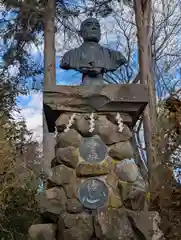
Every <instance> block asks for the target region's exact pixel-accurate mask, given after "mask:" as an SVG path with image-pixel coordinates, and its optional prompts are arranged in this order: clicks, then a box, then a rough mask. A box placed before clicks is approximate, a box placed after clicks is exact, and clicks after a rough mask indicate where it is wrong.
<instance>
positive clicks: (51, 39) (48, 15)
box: [43, 0, 56, 174]
mask: <svg viewBox="0 0 181 240" xmlns="http://www.w3.org/2000/svg"><path fill="white" fill-rule="evenodd" d="M55 10H56V5H55V0H48V2H47V6H46V9H45V15H44V90H48V89H49V88H50V87H52V86H55V85H56V68H55V66H56V64H55ZM43 155H44V163H43V168H44V171H45V172H46V173H48V174H50V173H49V172H50V163H51V160H52V159H53V158H54V156H55V153H54V136H53V135H52V134H50V133H49V131H48V127H47V122H46V118H45V114H44V111H43Z"/></svg>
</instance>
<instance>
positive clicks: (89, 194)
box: [78, 178, 108, 209]
mask: <svg viewBox="0 0 181 240" xmlns="http://www.w3.org/2000/svg"><path fill="white" fill-rule="evenodd" d="M78 198H79V201H80V202H81V203H82V204H83V205H84V207H85V208H88V209H97V208H99V207H101V206H102V205H104V204H105V203H106V201H107V199H108V188H107V186H106V185H105V184H104V182H102V181H101V180H99V179H97V178H91V179H88V180H86V181H85V182H84V183H83V184H81V186H80V188H79V190H78Z"/></svg>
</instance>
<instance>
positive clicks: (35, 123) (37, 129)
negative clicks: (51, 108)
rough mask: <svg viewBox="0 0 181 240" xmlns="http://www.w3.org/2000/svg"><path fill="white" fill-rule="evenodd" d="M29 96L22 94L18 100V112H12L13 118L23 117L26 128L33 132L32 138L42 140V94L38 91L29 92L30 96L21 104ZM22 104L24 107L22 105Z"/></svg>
mask: <svg viewBox="0 0 181 240" xmlns="http://www.w3.org/2000/svg"><path fill="white" fill-rule="evenodd" d="M29 98H30V96H22V98H21V101H20V104H19V105H20V109H21V111H20V113H13V116H14V117H15V119H19V118H21V117H23V118H24V119H25V121H26V124H27V128H28V130H30V131H32V133H33V140H38V141H39V142H42V138H43V129H42V126H43V118H42V106H43V94H42V93H40V92H31V98H30V100H29V102H28V103H27V105H26V104H23V102H24V101H28V99H29ZM22 105H24V107H22Z"/></svg>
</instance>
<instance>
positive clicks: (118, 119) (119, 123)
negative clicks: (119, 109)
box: [116, 113, 124, 132]
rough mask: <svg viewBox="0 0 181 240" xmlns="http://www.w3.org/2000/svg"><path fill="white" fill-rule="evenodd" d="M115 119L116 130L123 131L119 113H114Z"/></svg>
mask: <svg viewBox="0 0 181 240" xmlns="http://www.w3.org/2000/svg"><path fill="white" fill-rule="evenodd" d="M116 121H117V124H118V131H119V132H123V129H124V124H123V119H122V117H121V115H120V113H117V114H116Z"/></svg>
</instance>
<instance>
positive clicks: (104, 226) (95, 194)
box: [29, 85, 164, 240]
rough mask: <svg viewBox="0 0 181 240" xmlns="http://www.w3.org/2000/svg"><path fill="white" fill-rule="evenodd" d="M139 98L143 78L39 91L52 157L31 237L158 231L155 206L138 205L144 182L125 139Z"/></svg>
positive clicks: (87, 238) (143, 97) (144, 235)
mask: <svg viewBox="0 0 181 240" xmlns="http://www.w3.org/2000/svg"><path fill="white" fill-rule="evenodd" d="M139 91H140V92H141V93H142V94H138V93H139ZM146 104H147V89H146V87H145V86H144V85H134V86H133V85H116V87H115V85H106V86H101V87H97V86H96V88H95V87H94V86H89V87H86V86H83V87H82V86H81V87H58V88H57V89H53V90H51V91H48V92H46V93H44V106H45V116H46V119H47V125H48V128H49V131H53V129H54V128H56V146H55V158H54V159H53V160H52V162H51V167H52V176H51V177H50V178H49V179H48V181H47V190H46V191H45V192H43V193H39V194H38V195H37V196H36V199H37V201H38V202H39V206H40V211H41V214H42V219H43V222H42V223H41V224H39V225H33V226H31V227H30V230H29V235H30V239H32V240H38V239H40V238H39V237H42V238H41V239H44V240H50V239H51V240H56V239H57V240H62V239H65V240H67V239H69V240H91V239H92V240H93V239H99V240H104V239H110V240H121V239H125V240H129V239H130V240H131V239H146V240H151V239H155V240H156V239H157V240H161V239H164V238H163V235H162V232H161V231H160V230H159V226H158V223H159V215H158V213H156V212H147V211H145V210H144V205H145V196H146V184H145V182H144V180H143V178H142V177H141V175H140V172H139V169H138V167H137V165H136V164H135V162H134V151H133V148H132V146H131V142H130V140H131V138H132V134H133V132H132V128H133V126H134V124H135V123H136V121H137V119H138V117H139V116H140V114H141V113H142V112H143V110H144V107H145V106H146ZM48 229H49V230H48ZM47 236H48V237H47Z"/></svg>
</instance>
